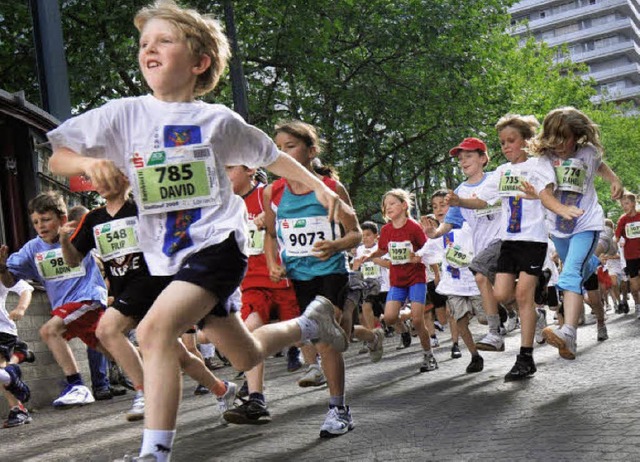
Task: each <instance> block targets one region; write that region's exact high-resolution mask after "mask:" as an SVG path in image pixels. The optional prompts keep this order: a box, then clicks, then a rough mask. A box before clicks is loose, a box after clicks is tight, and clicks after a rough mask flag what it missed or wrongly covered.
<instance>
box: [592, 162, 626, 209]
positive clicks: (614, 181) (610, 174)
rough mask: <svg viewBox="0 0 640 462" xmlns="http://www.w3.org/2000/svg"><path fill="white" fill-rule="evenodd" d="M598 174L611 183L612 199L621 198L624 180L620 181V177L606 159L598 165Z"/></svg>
mask: <svg viewBox="0 0 640 462" xmlns="http://www.w3.org/2000/svg"><path fill="white" fill-rule="evenodd" d="M598 175H600V177H601V178H602V179H603V180H605V181H606V182H607V183H609V184H610V185H611V199H613V200H618V199H620V198H621V197H622V193H623V191H624V188H623V186H622V182H621V181H620V178H618V175H616V174H615V173H614V171H613V170H611V167H609V166H608V165H607V164H606V163H605V162H604V161H603V162H601V163H600V167H598Z"/></svg>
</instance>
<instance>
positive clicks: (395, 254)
mask: <svg viewBox="0 0 640 462" xmlns="http://www.w3.org/2000/svg"><path fill="white" fill-rule="evenodd" d="M388 251H389V257H390V258H391V264H392V265H404V264H407V263H410V258H411V252H413V245H411V242H410V241H402V242H389V247H388Z"/></svg>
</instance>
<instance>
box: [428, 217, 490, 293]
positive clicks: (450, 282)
mask: <svg viewBox="0 0 640 462" xmlns="http://www.w3.org/2000/svg"><path fill="white" fill-rule="evenodd" d="M438 239H439V240H440V243H441V245H442V247H441V252H442V272H441V273H440V283H439V284H438V287H436V292H438V293H439V294H442V295H458V296H461V297H469V296H472V295H480V290H478V285H477V284H476V280H475V278H474V276H473V273H471V270H469V268H468V266H462V265H460V262H459V261H455V262H454V261H453V260H454V252H455V255H456V256H460V255H466V257H464V258H462V259H463V260H468V261H469V262H470V260H471V258H472V257H473V238H472V237H471V229H470V228H469V227H467V226H464V227H462V228H460V229H454V230H452V231H451V232H450V233H448V234H445V235H444V236H442V237H440V238H438ZM434 240H436V239H434Z"/></svg>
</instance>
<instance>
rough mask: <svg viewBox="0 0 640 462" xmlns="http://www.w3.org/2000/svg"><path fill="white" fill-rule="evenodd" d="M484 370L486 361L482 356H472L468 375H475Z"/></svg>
mask: <svg viewBox="0 0 640 462" xmlns="http://www.w3.org/2000/svg"><path fill="white" fill-rule="evenodd" d="M482 369H484V359H482V356H480V355H475V356H471V362H470V363H469V365H468V366H467V374H473V373H475V372H481V371H482Z"/></svg>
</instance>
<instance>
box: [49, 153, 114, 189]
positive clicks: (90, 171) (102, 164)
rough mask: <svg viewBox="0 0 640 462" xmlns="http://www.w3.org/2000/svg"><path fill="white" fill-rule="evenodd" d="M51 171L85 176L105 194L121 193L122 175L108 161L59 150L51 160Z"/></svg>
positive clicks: (64, 174)
mask: <svg viewBox="0 0 640 462" xmlns="http://www.w3.org/2000/svg"><path fill="white" fill-rule="evenodd" d="M49 170H51V172H52V173H54V174H56V175H62V176H67V177H69V176H75V175H84V176H86V177H88V178H90V179H91V183H92V184H93V186H94V187H95V188H96V189H100V190H104V193H105V194H108V193H110V192H113V193H115V192H118V191H121V178H122V177H121V175H122V174H121V173H120V170H119V169H118V167H116V165H115V164H114V163H113V162H112V161H110V160H107V159H95V158H92V157H85V156H81V155H80V154H78V153H77V152H75V151H72V150H71V149H69V148H58V149H55V150H54V151H53V155H52V156H51V158H50V159H49Z"/></svg>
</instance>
